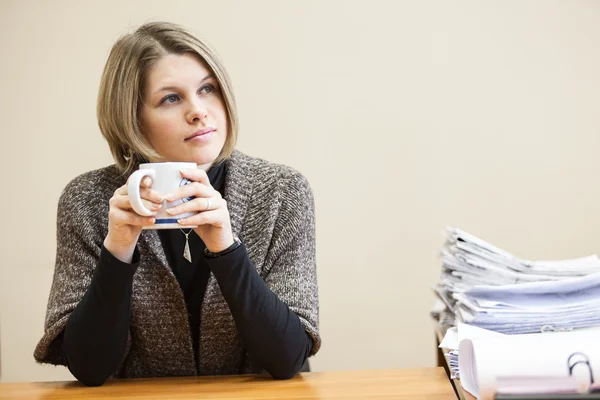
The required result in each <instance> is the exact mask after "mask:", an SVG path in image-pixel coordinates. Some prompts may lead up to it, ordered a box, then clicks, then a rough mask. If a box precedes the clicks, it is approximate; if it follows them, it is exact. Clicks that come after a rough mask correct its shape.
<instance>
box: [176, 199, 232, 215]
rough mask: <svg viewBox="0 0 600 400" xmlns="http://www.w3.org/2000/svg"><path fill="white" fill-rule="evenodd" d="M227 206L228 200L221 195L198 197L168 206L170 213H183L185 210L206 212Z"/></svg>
mask: <svg viewBox="0 0 600 400" xmlns="http://www.w3.org/2000/svg"><path fill="white" fill-rule="evenodd" d="M224 206H227V202H226V201H225V200H224V199H222V198H220V197H196V198H195V199H193V200H190V201H188V202H185V203H183V204H179V205H177V206H175V207H170V208H167V213H169V214H170V215H178V214H183V213H184V212H193V211H199V212H206V211H210V210H216V209H218V208H222V207H224Z"/></svg>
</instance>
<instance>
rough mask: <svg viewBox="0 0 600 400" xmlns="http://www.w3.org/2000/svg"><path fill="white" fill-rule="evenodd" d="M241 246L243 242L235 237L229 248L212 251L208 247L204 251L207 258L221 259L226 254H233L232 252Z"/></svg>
mask: <svg viewBox="0 0 600 400" xmlns="http://www.w3.org/2000/svg"><path fill="white" fill-rule="evenodd" d="M241 245H242V241H241V240H240V239H239V238H238V237H237V236H233V240H232V242H231V244H230V245H229V246H227V247H225V248H223V249H222V250H219V251H211V250H210V249H209V248H208V247H206V248H205V249H204V255H205V256H206V257H207V258H217V257H221V256H224V255H225V254H228V253H231V252H232V251H234V250H235V249H237V248H238V247H240V246H241Z"/></svg>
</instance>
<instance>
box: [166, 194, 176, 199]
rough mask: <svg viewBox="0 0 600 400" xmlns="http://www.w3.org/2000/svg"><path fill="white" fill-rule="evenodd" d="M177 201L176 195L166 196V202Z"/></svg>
mask: <svg viewBox="0 0 600 400" xmlns="http://www.w3.org/2000/svg"><path fill="white" fill-rule="evenodd" d="M174 199H175V195H174V194H173V193H169V194H167V195H165V200H168V201H171V200H174Z"/></svg>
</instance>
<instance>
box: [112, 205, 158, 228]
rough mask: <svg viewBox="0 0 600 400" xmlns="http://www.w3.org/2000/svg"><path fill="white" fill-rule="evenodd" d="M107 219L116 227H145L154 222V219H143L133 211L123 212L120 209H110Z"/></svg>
mask: <svg viewBox="0 0 600 400" xmlns="http://www.w3.org/2000/svg"><path fill="white" fill-rule="evenodd" d="M108 219H109V220H110V221H111V223H112V224H114V225H116V226H123V225H132V226H147V225H152V224H154V222H156V219H155V218H154V217H144V216H142V215H138V214H136V213H135V212H133V211H125V210H123V209H120V208H111V209H110V211H109V212H108Z"/></svg>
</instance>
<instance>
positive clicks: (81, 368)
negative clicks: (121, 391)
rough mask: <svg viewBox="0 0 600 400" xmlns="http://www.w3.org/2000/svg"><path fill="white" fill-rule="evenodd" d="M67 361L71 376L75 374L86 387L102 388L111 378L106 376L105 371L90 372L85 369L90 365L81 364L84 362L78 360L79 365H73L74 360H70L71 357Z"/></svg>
mask: <svg viewBox="0 0 600 400" xmlns="http://www.w3.org/2000/svg"><path fill="white" fill-rule="evenodd" d="M66 359H67V368H68V369H69V371H70V372H71V374H73V376H74V377H75V379H77V380H78V381H79V383H81V384H83V385H85V386H90V387H95V386H102V385H103V384H104V382H106V380H107V379H108V378H109V376H110V374H106V373H104V372H103V371H94V370H93V369H92V370H90V369H89V367H85V366H86V365H89V363H87V362H81V361H82V360H78V363H73V362H72V360H69V357H66ZM78 364H81V365H78Z"/></svg>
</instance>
